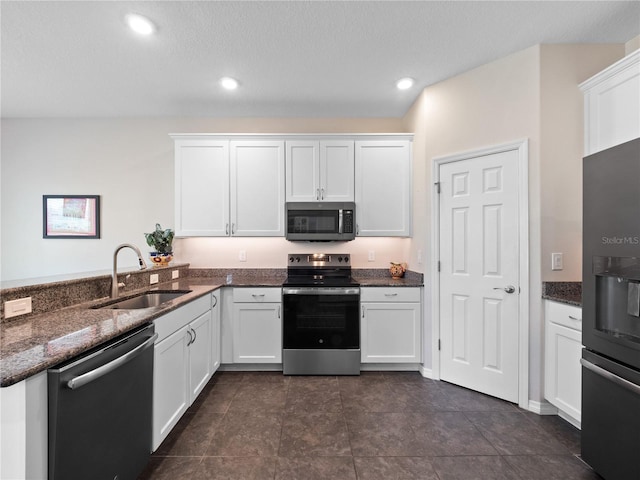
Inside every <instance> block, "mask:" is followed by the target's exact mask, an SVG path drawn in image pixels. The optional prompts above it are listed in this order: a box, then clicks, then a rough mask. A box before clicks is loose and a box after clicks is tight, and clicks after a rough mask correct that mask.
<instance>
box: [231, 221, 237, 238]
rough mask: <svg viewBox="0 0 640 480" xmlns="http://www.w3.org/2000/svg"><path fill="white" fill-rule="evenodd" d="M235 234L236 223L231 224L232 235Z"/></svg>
mask: <svg viewBox="0 0 640 480" xmlns="http://www.w3.org/2000/svg"><path fill="white" fill-rule="evenodd" d="M235 233H236V224H235V223H232V224H231V235H233V234H235Z"/></svg>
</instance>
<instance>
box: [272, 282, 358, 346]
mask: <svg viewBox="0 0 640 480" xmlns="http://www.w3.org/2000/svg"><path fill="white" fill-rule="evenodd" d="M282 303H283V309H284V310H283V319H282V324H283V339H282V345H283V348H284V349H324V350H327V349H358V348H360V318H359V316H358V311H359V308H360V289H359V288H357V287H349V288H329V287H285V288H283V289H282Z"/></svg>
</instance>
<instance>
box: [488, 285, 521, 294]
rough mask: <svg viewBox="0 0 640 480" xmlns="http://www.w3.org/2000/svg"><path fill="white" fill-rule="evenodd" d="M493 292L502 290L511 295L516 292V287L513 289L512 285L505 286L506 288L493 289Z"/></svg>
mask: <svg viewBox="0 0 640 480" xmlns="http://www.w3.org/2000/svg"><path fill="white" fill-rule="evenodd" d="M493 289H494V290H504V291H505V292H507V293H513V292H515V291H516V287H514V286H513V285H507V286H506V287H504V288H502V287H493Z"/></svg>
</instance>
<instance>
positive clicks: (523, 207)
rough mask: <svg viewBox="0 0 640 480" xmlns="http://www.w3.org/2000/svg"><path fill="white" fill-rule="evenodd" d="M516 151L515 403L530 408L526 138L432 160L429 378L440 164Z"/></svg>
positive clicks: (435, 330)
mask: <svg viewBox="0 0 640 480" xmlns="http://www.w3.org/2000/svg"><path fill="white" fill-rule="evenodd" d="M513 150H515V151H517V152H518V160H517V161H518V217H519V219H518V222H519V226H518V243H519V259H518V271H519V278H518V282H519V286H520V294H519V295H518V406H519V407H520V408H523V409H525V410H528V409H529V140H528V139H523V140H518V141H514V142H509V143H503V144H499V145H493V146H489V147H484V148H479V149H474V150H469V151H465V152H461V153H456V154H453V155H445V156H441V157H436V158H434V159H433V161H432V162H431V165H432V172H431V178H432V179H433V183H432V185H431V199H432V205H433V209H432V212H433V215H432V225H431V227H432V228H431V265H432V268H431V272H432V273H431V285H432V302H431V318H432V322H431V334H432V337H431V338H432V341H431V352H432V359H431V362H432V363H431V365H432V378H434V379H436V380H440V350H439V349H438V342H439V340H440V272H439V271H438V268H437V265H438V261H439V257H440V195H439V193H438V184H439V182H440V166H441V165H443V164H445V163H451V162H457V161H461V160H469V159H472V158H476V157H481V156H486V155H492V154H496V153H502V152H508V151H513Z"/></svg>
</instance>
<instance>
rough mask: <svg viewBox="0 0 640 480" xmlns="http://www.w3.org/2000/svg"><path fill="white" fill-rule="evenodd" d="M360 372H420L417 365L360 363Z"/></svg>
mask: <svg viewBox="0 0 640 480" xmlns="http://www.w3.org/2000/svg"><path fill="white" fill-rule="evenodd" d="M360 371H362V372H370V371H374V372H417V371H420V364H418V363H361V364H360Z"/></svg>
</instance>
